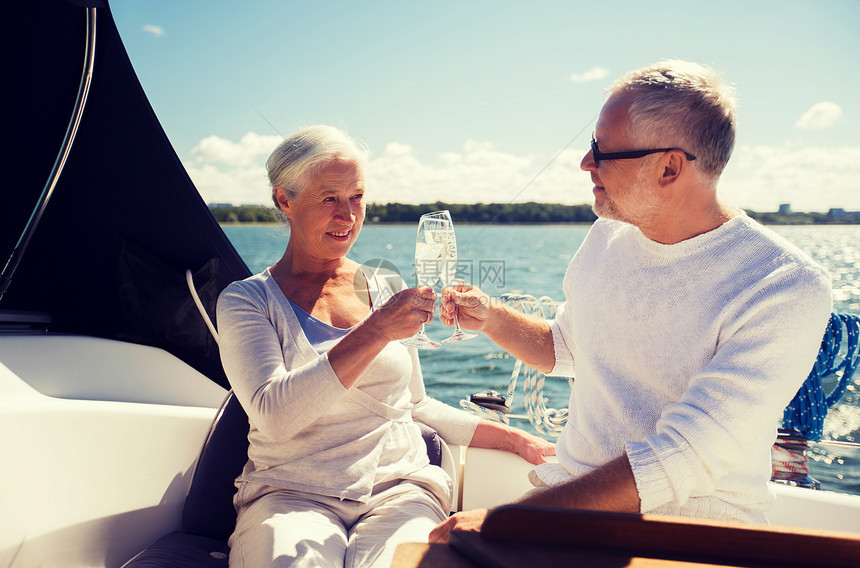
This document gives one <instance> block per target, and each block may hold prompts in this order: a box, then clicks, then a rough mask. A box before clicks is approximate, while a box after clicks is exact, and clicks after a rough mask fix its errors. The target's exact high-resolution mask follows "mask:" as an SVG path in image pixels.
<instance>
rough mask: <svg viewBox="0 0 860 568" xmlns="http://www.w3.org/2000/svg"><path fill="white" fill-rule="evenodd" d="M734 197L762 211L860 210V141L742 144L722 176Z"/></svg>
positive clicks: (735, 201) (724, 192) (730, 199)
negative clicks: (827, 145) (853, 144)
mask: <svg viewBox="0 0 860 568" xmlns="http://www.w3.org/2000/svg"><path fill="white" fill-rule="evenodd" d="M719 191H720V193H721V195H722V196H723V197H724V198H725V199H726V201H728V202H729V203H733V204H735V205H738V206H740V207H744V208H747V209H754V210H757V211H776V209H777V207H778V206H779V204H781V203H789V204H791V206H792V209H793V210H794V211H823V212H826V211H827V210H828V209H830V208H834V207H841V208H844V209H847V210H849V211H860V147H848V146H846V147H838V148H820V147H815V146H812V147H789V146H784V147H774V146H755V147H752V146H743V147H739V148H737V149H736V150H735V153H734V156H733V157H732V159H731V161H730V162H729V165H728V166H727V167H726V171H725V173H724V175H723V178H722V181H721V182H720V188H719Z"/></svg>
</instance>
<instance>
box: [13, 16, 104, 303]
mask: <svg viewBox="0 0 860 568" xmlns="http://www.w3.org/2000/svg"><path fill="white" fill-rule="evenodd" d="M86 36H87V37H86V47H85V51H84V70H83V74H82V76H81V83H80V86H79V87H78V95H77V98H76V99H75V106H74V109H73V110H72V118H71V120H70V121H69V126H68V128H67V129H66V135H65V137H64V138H63V143H62V145H61V146H60V152H59V154H58V155H57V159H56V161H55V162H54V167H53V169H52V170H51V174H50V175H49V176H48V181H47V183H46V184H45V187H44V189H43V190H42V194H41V196H40V197H39V201H38V202H37V203H36V207H35V208H34V209H33V212H32V213H31V214H30V219H29V220H28V221H27V225H26V226H25V227H24V231H23V232H22V233H21V237H20V238H19V239H18V243H17V244H16V245H15V249H14V250H13V251H12V254H11V255H10V257H9V260H8V262H7V263H6V266H5V268H3V272H2V274H0V301H2V300H3V295H4V294H5V293H6V290H7V289H8V288H9V285H10V284H11V283H12V276H13V274H14V273H15V270H16V269H17V268H18V263H20V262H21V259H22V258H23V257H24V252H25V251H26V250H27V246H28V245H29V244H30V239H32V238H33V235H34V234H35V232H36V228H37V227H38V226H39V222H40V221H41V219H42V215H43V214H44V212H45V209H46V207H47V206H48V202H49V201H50V199H51V195H52V194H53V193H54V188H56V186H57V182H58V181H59V179H60V175H61V174H62V173H63V168H64V167H65V165H66V159H67V158H68V157H69V152H70V151H71V149H72V144H74V141H75V136H76V135H77V133H78V126H80V123H81V117H82V116H83V114H84V108H85V107H86V104H87V97H88V95H89V92H90V83H91V82H92V78H93V69H94V68H95V54H96V9H95V8H87V34H86Z"/></svg>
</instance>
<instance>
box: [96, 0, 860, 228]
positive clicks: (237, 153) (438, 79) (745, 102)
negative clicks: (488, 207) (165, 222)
mask: <svg viewBox="0 0 860 568" xmlns="http://www.w3.org/2000/svg"><path fill="white" fill-rule="evenodd" d="M111 9H112V11H113V14H114V18H115V19H116V21H117V26H118V27H119V30H120V33H121V35H122V37H123V41H124V43H125V45H126V48H127V50H128V52H129V55H130V57H131V60H132V63H133V64H134V66H135V69H136V71H137V73H138V76H139V77H140V80H141V83H142V84H143V87H144V89H145V91H146V93H147V95H148V97H149V99H150V102H151V103H152V105H153V107H154V109H155V111H156V114H157V115H158V117H159V119H160V120H161V122H162V125H163V126H164V128H165V130H166V132H167V135H168V136H169V138H170V140H171V141H172V143H173V145H174V147H175V149H176V151H177V153H178V154H179V156H180V158H181V159H182V161H183V163H184V164H185V166H186V168H187V169H188V172H189V174H190V175H191V177H192V179H193V180H194V181H195V183H196V185H197V187H198V189H199V190H200V192H201V194H202V195H203V197H204V199H205V200H206V201H207V202H232V203H237V204H238V203H267V202H269V191H270V190H269V188H268V186H267V184H266V178H265V168H264V163H265V159H266V157H267V155H268V153H269V152H270V151H271V150H272V149H273V148H274V146H275V145H276V144H277V143H278V141H279V140H280V139H281V137H282V136H283V135H287V134H289V133H290V132H292V131H294V130H296V129H298V128H300V127H302V126H306V125H310V124H318V123H326V124H333V125H335V126H339V127H342V128H344V129H346V130H348V131H349V132H350V134H352V135H353V136H355V137H356V138H359V139H361V140H363V141H364V142H365V143H366V144H367V145H368V146H369V147H370V150H371V163H370V167H369V170H368V173H367V177H368V183H369V194H368V197H369V199H370V200H371V201H377V202H388V201H400V202H409V203H422V202H430V201H437V200H439V201H449V202H511V201H549V202H561V203H590V202H591V201H592V197H591V182H590V180H589V177H588V175H587V174H585V173H584V172H582V171H580V170H579V161H580V159H581V158H582V155H583V154H584V153H585V151H586V149H587V147H588V141H589V139H590V134H591V131H592V130H593V127H594V119H595V118H596V115H597V113H598V112H599V110H600V107H601V105H602V102H603V92H604V90H605V89H606V87H607V86H608V85H609V84H610V83H611V81H612V80H613V79H615V78H616V77H617V76H619V75H621V74H623V73H624V72H626V71H629V70H631V69H636V68H638V67H642V66H644V65H647V64H650V63H653V62H655V61H658V60H661V59H667V58H682V59H688V60H692V61H697V62H700V63H705V64H708V65H711V66H712V67H714V68H716V69H717V70H718V71H720V72H721V73H722V74H723V75H724V76H725V77H726V79H727V80H728V81H729V82H731V83H733V84H734V85H735V87H736V89H737V91H738V99H739V107H738V119H739V133H738V140H737V145H736V149H735V154H734V156H733V158H732V161H731V162H730V164H729V167H728V168H727V170H726V172H725V174H724V176H723V180H722V182H721V184H720V192H721V194H722V195H723V197H724V198H725V199H726V201H728V202H730V203H733V204H735V205H738V206H741V207H746V208H750V209H756V210H759V211H771V210H775V209H776V208H777V207H778V205H779V204H780V203H790V204H792V206H793V208H794V209H795V210H797V211H827V210H828V209H829V208H831V207H842V208H845V209H848V210H860V134H858V133H860V31H858V30H860V1H858V0H816V1H796V0H742V1H735V0H726V1H720V2H707V3H705V2H694V1H693V2H687V3H678V4H674V5H665V4H655V3H649V2H641V1H639V2H634V1H621V0H603V1H601V2H579V1H533V2H505V1H495V2H489V1H468V0H463V1H461V2H449V1H437V2H429V1H428V2H377V1H373V0H365V1H363V2H334V1H318V2H303V1H289V2H287V1H281V0H260V1H255V0H249V1H248V2H242V3H239V2H235V1H232V2H226V1H220V0H211V1H203V0H182V1H176V0H147V1H132V0H114V1H113V2H112V3H111ZM547 164H549V166H548V167H547Z"/></svg>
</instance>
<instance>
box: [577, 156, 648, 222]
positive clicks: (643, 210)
mask: <svg viewBox="0 0 860 568" xmlns="http://www.w3.org/2000/svg"><path fill="white" fill-rule="evenodd" d="M647 175H648V172H647V168H645V167H643V168H641V169H640V170H639V172H638V173H637V174H636V178H635V179H634V180H633V181H632V182H631V184H630V185H629V186H628V187H627V189H626V190H625V191H624V192H623V194H622V195H621V198H620V199H618V198H614V197H611V196H610V195H609V192H608V191H606V190H605V189H604V199H603V203H601V204H600V205H598V203H597V201H596V200H595V202H594V206H593V207H592V211H594V214H595V215H597V216H598V217H604V218H606V219H615V220H616V221H624V222H625V223H630V224H632V225H636V226H637V227H641V226H642V225H646V224H649V223H650V222H651V221H652V220H653V219H654V218H655V217H656V216H657V213H658V212H659V209H660V203H659V200H658V199H657V195H656V193H655V192H654V191H653V189H652V188H650V187H649V186H648V185H649V184H648V182H647V179H646V177H647Z"/></svg>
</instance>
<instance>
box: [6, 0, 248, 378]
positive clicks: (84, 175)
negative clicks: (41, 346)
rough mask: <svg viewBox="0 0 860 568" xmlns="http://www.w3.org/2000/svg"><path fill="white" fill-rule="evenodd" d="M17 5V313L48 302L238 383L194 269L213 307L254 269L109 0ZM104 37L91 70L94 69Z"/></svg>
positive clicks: (62, 327)
mask: <svg viewBox="0 0 860 568" xmlns="http://www.w3.org/2000/svg"><path fill="white" fill-rule="evenodd" d="M5 14H6V19H5V21H6V22H7V24H8V25H7V26H6V30H5V32H4V33H3V34H2V35H3V42H4V45H5V49H4V51H3V52H4V53H6V56H7V61H11V65H12V69H11V72H10V73H8V75H7V77H8V79H7V81H8V82H7V87H6V88H5V89H4V90H5V91H6V94H7V99H6V100H7V106H6V107H5V109H4V110H5V113H4V114H5V116H4V118H3V124H4V128H3V131H4V133H5V134H6V137H7V138H6V139H7V143H6V144H5V145H4V146H5V147H6V151H5V152H4V153H3V163H4V166H3V172H4V176H5V179H4V183H3V186H4V189H3V192H2V202H0V203H1V204H0V266H4V265H5V267H6V268H5V269H4V271H3V280H4V282H3V285H4V288H5V291H4V292H3V294H2V296H0V310H2V311H3V312H4V313H5V314H6V316H7V317H5V321H6V322H7V324H6V327H8V325H11V324H8V322H10V321H13V320H17V321H19V322H20V321H21V320H26V319H28V316H26V315H22V314H33V313H34V312H37V313H42V314H47V316H45V315H42V316H41V319H42V320H43V321H47V319H48V317H49V318H50V323H49V324H47V326H46V327H47V328H48V329H49V330H50V331H51V332H60V333H71V334H83V335H92V336H98V337H105V338H112V339H119V340H125V341H131V342H134V343H141V344H146V345H152V346H156V347H160V348H163V349H165V350H167V351H168V352H170V353H172V354H174V355H175V356H177V357H179V358H180V359H182V360H183V361H185V362H186V363H188V364H189V365H191V366H192V367H194V368H196V369H197V370H198V371H200V372H202V373H203V374H205V375H207V376H208V377H210V378H211V379H212V380H213V381H215V382H217V383H219V384H221V385H222V386H226V385H227V381H226V378H225V376H224V373H223V370H222V369H221V363H220V358H219V355H218V350H217V344H216V342H215V341H214V339H213V338H212V336H211V334H210V333H209V331H208V328H207V327H206V324H205V322H204V321H203V319H202V318H201V316H200V314H199V313H198V312H197V309H196V307H195V305H194V303H193V299H192V297H191V295H190V293H189V290H188V287H187V285H186V280H185V271H186V270H187V269H190V270H191V271H192V273H193V274H194V283H195V287H196V288H197V289H198V293H199V295H200V299H201V301H202V303H203V305H204V306H205V308H206V309H207V311H208V313H209V314H210V316H211V317H212V318H214V308H215V301H216V299H217V296H218V294H219V293H220V291H221V290H222V289H223V288H224V287H225V286H227V284H229V283H230V282H232V281H234V280H238V279H242V278H245V277H247V276H248V275H250V271H249V269H248V267H247V265H246V264H245V262H244V261H243V260H242V258H241V257H240V256H239V255H238V253H237V252H236V250H235V249H234V248H233V246H232V244H231V243H230V241H229V240H228V239H227V237H226V235H225V234H224V232H223V231H222V230H221V228H220V227H219V225H218V223H217V222H216V221H215V219H214V218H213V216H212V214H211V213H210V211H209V209H208V207H207V206H206V204H205V203H204V201H203V199H202V198H201V197H200V194H199V193H198V192H197V189H196V188H195V187H194V184H193V182H192V181H191V179H190V178H189V177H188V174H187V173H186V171H185V168H184V167H183V165H182V163H181V162H180V160H179V158H178V156H177V155H176V152H175V151H174V149H173V147H172V146H171V144H170V142H169V140H168V139H167V136H166V135H165V133H164V130H163V129H162V127H161V125H160V124H159V122H158V119H157V118H156V116H155V113H154V112H153V109H152V107H151V106H150V104H149V101H148V100H147V98H146V95H145V94H144V91H143V89H142V88H141V85H140V83H139V81H138V79H137V76H136V74H135V72H134V69H133V68H132V65H131V62H130V61H129V58H128V55H127V53H126V51H125V48H124V46H123V44H122V40H121V39H120V36H119V33H118V31H117V28H116V25H115V23H114V20H113V17H112V16H111V13H110V8H109V6H108V3H107V2H106V1H97V2H86V1H77V2H67V1H64V0H31V1H28V2H13V3H11V4H9V5H8V6H6V10H5ZM88 40H89V47H88ZM93 40H94V51H93V57H91V58H90V60H91V61H90V63H91V65H92V72H91V77H90V78H89V79H87V78H86V77H85V78H84V79H83V80H82V76H85V75H86V74H87V72H86V69H87V63H88V62H87V59H88V58H87V53H88V49H90V48H92V46H93ZM84 83H87V89H86V93H85V97H84V98H85V102H84V103H83V104H79V103H80V102H81V98H82V97H81V96H80V95H81V93H82V91H84V89H83V87H82V86H83V85H84ZM78 106H80V107H81V108H79V109H78V110H79V111H80V112H79V115H80V116H79V123H78V125H77V129H76V131H75V132H74V136H73V141H71V145H70V147H69V148H68V152H67V158H66V159H65V161H64V163H62V164H61V167H59V166H60V161H61V160H59V159H58V155H60V154H61V153H62V152H61V149H62V148H63V147H64V143H65V142H66V141H68V139H69V134H70V132H72V131H73V130H74V129H73V128H70V121H73V116H74V115H75V112H76V108H77V107H78ZM58 167H59V169H60V170H61V171H60V172H58V173H59V175H58V176H56V180H55V182H54V183H53V185H52V187H51V190H50V191H48V186H49V185H51V184H52V182H51V178H52V175H53V173H56V171H57V169H58ZM28 231H29V233H28ZM24 235H26V238H24V237H23V236H24ZM7 259H9V261H8V262H7ZM10 314H11V315H10ZM3 319H4V318H3V317H0V321H2V320H3ZM29 319H32V320H35V321H39V320H40V316H33V317H32V318H29ZM40 325H41V324H40ZM216 325H217V322H216Z"/></svg>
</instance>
